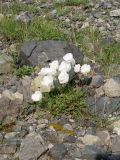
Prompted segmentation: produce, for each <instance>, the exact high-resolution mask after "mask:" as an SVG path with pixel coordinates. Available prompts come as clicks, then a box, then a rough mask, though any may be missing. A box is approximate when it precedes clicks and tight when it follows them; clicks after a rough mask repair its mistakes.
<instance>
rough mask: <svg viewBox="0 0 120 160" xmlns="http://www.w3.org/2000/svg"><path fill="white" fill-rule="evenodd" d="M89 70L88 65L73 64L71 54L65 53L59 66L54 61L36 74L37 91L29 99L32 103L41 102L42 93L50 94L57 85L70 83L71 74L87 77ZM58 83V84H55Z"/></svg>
mask: <svg viewBox="0 0 120 160" xmlns="http://www.w3.org/2000/svg"><path fill="white" fill-rule="evenodd" d="M90 70H91V67H90V65H88V64H84V65H82V66H80V64H76V63H75V59H74V57H73V54H72V53H67V54H66V55H65V56H63V61H62V62H61V63H60V64H59V62H58V60H55V61H53V62H51V63H50V64H49V67H44V68H42V69H41V70H40V72H39V73H38V76H40V77H39V79H40V85H39V90H38V91H35V93H34V94H32V96H31V99H32V100H33V101H34V102H37V101H41V100H42V97H43V96H42V93H43V92H50V91H51V90H52V89H53V88H56V87H57V86H56V84H57V85H66V84H67V83H68V82H69V81H70V79H71V78H70V76H71V74H72V73H74V74H75V73H76V74H77V73H81V74H83V75H87V74H88V73H89V72H90ZM56 82H58V83H56Z"/></svg>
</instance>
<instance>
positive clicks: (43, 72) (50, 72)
mask: <svg viewBox="0 0 120 160" xmlns="http://www.w3.org/2000/svg"><path fill="white" fill-rule="evenodd" d="M56 73H57V72H56V70H55V69H53V68H49V67H45V68H42V69H41V71H40V72H39V73H38V75H41V76H45V75H56Z"/></svg>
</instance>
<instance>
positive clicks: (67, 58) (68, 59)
mask: <svg viewBox="0 0 120 160" xmlns="http://www.w3.org/2000/svg"><path fill="white" fill-rule="evenodd" d="M63 59H64V61H66V62H68V63H73V62H74V58H73V54H72V53H67V54H66V55H65V56H63Z"/></svg>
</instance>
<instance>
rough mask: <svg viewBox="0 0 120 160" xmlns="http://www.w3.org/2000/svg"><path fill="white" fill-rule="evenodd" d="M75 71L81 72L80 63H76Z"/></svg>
mask: <svg viewBox="0 0 120 160" xmlns="http://www.w3.org/2000/svg"><path fill="white" fill-rule="evenodd" d="M74 72H75V73H79V72H80V64H76V65H75V66H74Z"/></svg>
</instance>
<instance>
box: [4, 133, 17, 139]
mask: <svg viewBox="0 0 120 160" xmlns="http://www.w3.org/2000/svg"><path fill="white" fill-rule="evenodd" d="M18 134H19V132H10V133H6V134H5V136H4V137H5V138H6V139H11V138H15V137H17V135H18Z"/></svg>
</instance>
